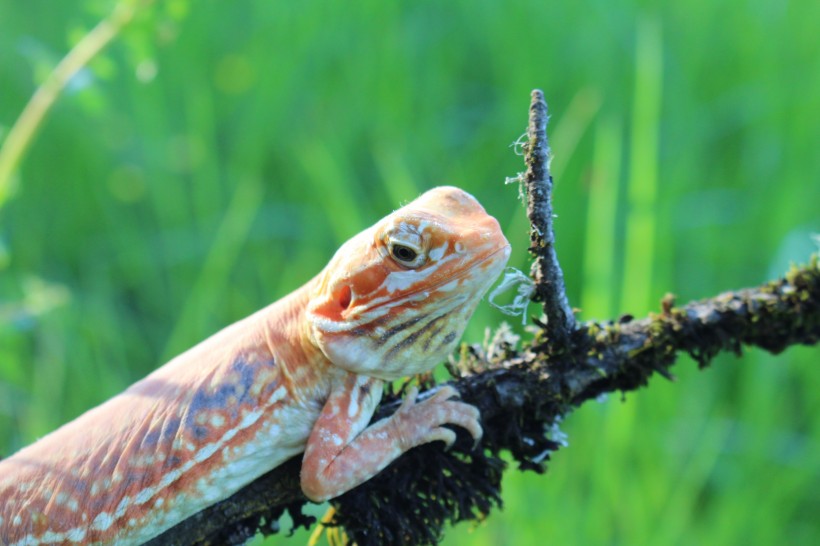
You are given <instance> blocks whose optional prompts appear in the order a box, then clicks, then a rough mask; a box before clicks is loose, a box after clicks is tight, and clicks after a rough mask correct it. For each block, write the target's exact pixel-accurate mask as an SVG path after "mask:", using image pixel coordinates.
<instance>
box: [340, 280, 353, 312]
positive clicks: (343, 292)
mask: <svg viewBox="0 0 820 546" xmlns="http://www.w3.org/2000/svg"><path fill="white" fill-rule="evenodd" d="M338 298H339V306H340V307H341V308H342V310H343V311H344V310H345V309H347V308H348V307H350V300H352V299H353V293H352V292H351V290H350V286H348V285H344V286H342V288H341V289H340V290H339V294H338Z"/></svg>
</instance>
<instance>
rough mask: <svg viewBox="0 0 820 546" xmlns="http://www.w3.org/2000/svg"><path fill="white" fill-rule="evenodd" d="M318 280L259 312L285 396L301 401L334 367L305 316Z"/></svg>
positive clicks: (321, 383) (327, 377)
mask: <svg viewBox="0 0 820 546" xmlns="http://www.w3.org/2000/svg"><path fill="white" fill-rule="evenodd" d="M318 279H319V277H318V276H317V277H314V278H313V279H311V280H310V281H308V282H307V283H306V284H304V285H303V286H302V287H300V288H298V289H297V290H295V291H293V292H292V293H291V294H289V295H288V296H286V297H284V298H282V299H280V300H278V301H277V302H275V303H273V304H271V305H269V306H268V307H266V308H265V309H263V310H262V311H261V312H260V315H261V317H260V318H261V319H262V321H263V322H262V328H261V330H262V331H263V332H264V336H265V345H266V348H267V350H268V351H269V352H270V355H271V356H272V357H273V359H275V361H276V363H277V367H278V368H279V370H280V374H281V379H282V381H283V384H284V386H285V387H286V388H287V389H288V392H289V393H290V394H291V395H292V396H293V397H294V398H295V399H299V398H303V397H304V396H305V395H306V392H305V391H306V390H314V389H316V388H317V387H318V386H320V385H323V384H325V383H326V382H327V380H328V379H330V378H331V376H333V375H334V374H332V373H330V371H331V370H332V369H333V368H334V367H333V363H332V362H331V361H330V360H329V359H328V358H327V357H326V356H325V355H324V353H322V351H321V350H320V349H319V348H318V347H317V346H316V344H315V343H314V342H313V341H312V339H311V336H310V329H309V325H308V320H307V316H306V308H307V305H308V302H309V301H310V297H311V294H312V293H313V291H314V289H315V286H316V283H317V282H318Z"/></svg>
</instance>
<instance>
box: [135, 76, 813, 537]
mask: <svg viewBox="0 0 820 546" xmlns="http://www.w3.org/2000/svg"><path fill="white" fill-rule="evenodd" d="M530 121H531V125H530V129H531V132H530V143H529V144H528V150H527V151H528V154H527V158H526V161H527V165H528V173H527V187H528V194H529V207H528V214H529V215H530V218H531V220H532V221H533V222H537V223H536V224H534V228H533V233H534V237H533V238H532V241H533V249H534V253H535V254H536V263H535V264H534V268H533V274H534V278H535V280H536V293H538V294H540V295H539V296H538V297H539V299H540V300H541V301H544V304H545V310H546V311H547V316H548V317H550V318H549V321H548V323H546V324H544V323H541V322H539V321H535V322H536V324H537V325H538V326H539V328H540V329H539V331H538V332H537V333H536V334H535V335H534V337H533V339H532V340H529V341H527V342H525V343H523V344H519V340H518V338H517V337H516V336H515V335H513V334H512V333H511V332H510V331H509V329H508V328H506V327H504V326H503V325H502V327H500V328H499V329H498V330H497V332H496V334H495V336H494V338H493V340H492V341H491V342H490V343H489V344H488V345H487V346H485V347H480V346H464V348H463V350H462V352H461V355H460V359H459V362H458V363H457V365H456V366H455V369H456V370H458V371H459V377H458V378H457V379H456V380H455V381H454V382H453V385H454V386H455V387H456V388H457V389H458V391H459V392H460V393H461V395H462V398H463V400H464V401H466V402H469V403H471V404H474V405H476V406H477V407H478V408H479V409H480V410H481V416H482V426H483V427H484V431H485V435H484V438H483V439H482V442H481V446H480V447H479V448H478V449H473V446H472V445H471V441H470V439H469V438H468V437H467V436H466V435H464V436H462V435H461V434H460V435H459V439H458V441H457V442H456V444H455V445H454V446H453V448H452V449H450V450H449V451H447V452H445V451H444V450H442V449H441V446H440V445H437V444H432V445H431V444H428V445H425V446H420V447H418V448H415V449H413V450H411V451H410V452H408V453H406V454H405V455H404V456H402V457H401V458H400V459H399V460H398V461H396V462H395V463H394V464H392V465H391V466H390V467H388V468H387V469H385V470H384V471H383V472H381V473H380V474H379V475H378V476H376V477H374V478H373V479H371V480H369V481H368V482H366V483H364V484H362V485H361V486H360V487H358V488H356V489H354V490H352V491H350V492H348V493H346V494H344V495H342V496H341V497H339V498H338V499H335V500H334V501H332V503H333V505H334V507H335V508H336V513H335V516H334V518H333V524H335V525H342V526H343V527H344V529H345V530H346V531H347V532H348V533H349V535H350V536H351V538H352V539H353V540H355V542H356V543H357V544H358V545H359V546H365V545H370V544H395V543H401V544H425V543H432V542H435V541H436V540H437V539H438V538H439V537H440V534H441V532H442V529H443V526H444V524H445V523H448V522H449V523H455V522H458V521H462V520H465V519H477V518H481V517H484V516H486V514H487V513H488V512H489V511H490V510H491V509H492V507H493V506H494V505H497V504H500V502H501V498H500V480H501V475H502V472H503V470H504V468H505V466H506V465H505V463H504V462H503V461H502V460H501V459H500V458H499V454H500V453H501V452H502V451H507V452H508V453H510V454H511V455H512V457H513V458H514V459H515V460H516V461H517V462H518V463H519V467H520V468H522V469H529V470H534V471H537V472H543V471H544V470H545V464H546V462H547V461H548V460H549V455H550V453H551V452H552V451H555V450H556V449H558V448H559V447H560V444H561V437H560V431H558V430H557V427H556V426H555V425H556V424H557V423H558V422H560V420H561V419H562V418H563V417H564V416H565V415H567V414H568V413H570V412H571V411H572V410H573V409H574V408H576V407H577V406H579V405H580V404H582V403H584V402H585V401H587V400H590V399H595V398H597V397H598V396H599V395H601V394H603V393H607V392H614V391H629V390H634V389H637V388H639V387H641V386H643V385H645V384H647V382H648V380H649V378H650V377H651V376H652V375H653V374H654V373H656V372H657V373H659V374H661V375H663V376H665V377H671V375H670V373H669V371H668V370H669V368H670V367H671V366H672V365H673V364H674V363H675V361H676V360H677V358H678V356H679V355H680V354H681V353H684V354H688V355H690V356H691V357H692V358H693V359H694V360H695V361H696V362H697V363H698V364H699V366H700V367H701V368H703V367H705V366H707V365H708V364H709V362H710V361H711V359H712V358H713V357H714V356H716V355H717V354H719V353H721V352H724V351H731V352H733V353H735V354H740V353H741V351H742V348H743V347H744V346H753V347H760V348H762V349H765V350H767V351H770V352H772V353H779V352H780V351H782V350H784V349H785V348H787V347H789V346H791V345H796V344H805V345H813V344H816V343H817V342H818V340H820V262H818V259H817V257H816V256H814V257H812V258H811V260H810V262H809V264H808V265H806V266H804V267H801V268H793V269H792V270H791V271H789V272H788V273H787V274H786V275H785V277H784V278H782V279H779V280H775V281H771V282H769V283H766V284H764V285H762V286H759V287H756V288H750V289H745V290H739V291H735V292H726V293H724V294H721V295H718V296H716V297H714V298H711V299H706V300H702V301H698V302H692V303H689V304H687V305H685V306H683V307H675V305H674V300H673V298H672V297H671V296H667V297H665V298H664V299H663V301H662V302H661V305H660V309H659V312H658V313H656V314H650V316H648V317H646V318H643V319H640V320H622V321H618V322H614V321H609V322H586V323H582V324H576V322H575V319H574V316H573V315H572V310H571V308H570V307H569V304H568V301H567V299H566V295H565V292H564V288H563V280H562V275H561V270H560V267H558V262H557V259H556V258H555V252H554V247H553V246H554V236H553V235H552V229H551V217H552V213H551V208H550V205H549V189H550V184H551V179H550V177H549V171H548V168H547V164H548V149H549V148H548V146H547V141H546V132H545V129H546V105H545V104H544V102H543V96H542V95H541V93H540V92H539V91H536V92H533V106H532V107H531V117H530ZM533 128H535V131H532V130H533ZM530 172H532V173H533V174H532V180H533V183H532V184H531V183H530ZM530 211H531V212H530ZM539 290H540V292H538V291H539ZM556 317H558V318H557V319H556ZM519 345H520V346H519ZM397 399H398V396H397V395H396V394H393V393H390V394H388V396H387V399H386V401H385V402H384V403H383V404H382V406H381V408H380V410H379V411H378V412H377V414H376V416H375V417H374V419H380V418H382V417H384V416H386V415H388V414H389V413H391V412H392V411H394V410H395V408H396V405H397V401H396V400H397ZM299 466H300V460H299V457H296V458H294V459H292V460H291V461H289V462H287V463H286V464H284V465H282V466H280V467H279V468H276V469H274V470H273V471H271V472H269V473H268V474H266V475H265V476H262V477H261V478H259V479H258V480H256V481H254V482H253V483H251V484H249V485H248V486H246V487H245V488H243V489H242V490H240V491H239V492H237V493H236V494H234V495H233V496H232V497H230V498H228V499H226V500H224V501H222V502H220V503H218V504H216V505H214V506H212V507H210V508H208V509H206V510H204V511H202V512H200V513H199V514H196V515H194V516H192V517H191V518H189V519H187V520H185V521H183V522H181V523H180V524H179V525H177V526H176V527H174V528H173V529H170V530H169V531H167V532H166V533H164V534H163V535H161V536H160V537H157V538H156V539H154V540H153V541H151V542H150V543H149V544H154V545H158V544H238V543H242V542H243V541H244V540H245V539H246V538H248V537H250V536H252V535H253V534H254V533H255V532H256V531H257V530H258V531H261V532H263V533H265V534H269V533H271V532H274V531H275V530H276V529H277V523H276V522H277V521H278V519H279V517H280V516H281V515H282V514H283V513H284V511H285V510H288V511H290V513H291V515H292V516H293V517H294V522H295V524H296V525H305V526H307V525H309V524H310V523H312V521H313V518H310V517H306V516H302V515H301V510H300V508H301V506H302V505H304V504H305V503H306V502H307V500H306V499H305V498H304V496H303V495H302V493H301V491H300V490H299Z"/></svg>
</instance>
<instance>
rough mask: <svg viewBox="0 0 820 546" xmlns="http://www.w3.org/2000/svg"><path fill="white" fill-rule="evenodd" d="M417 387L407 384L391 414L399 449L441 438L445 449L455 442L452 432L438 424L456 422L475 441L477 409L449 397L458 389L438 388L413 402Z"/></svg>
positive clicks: (476, 437)
mask: <svg viewBox="0 0 820 546" xmlns="http://www.w3.org/2000/svg"><path fill="white" fill-rule="evenodd" d="M417 396H418V389H417V388H416V387H411V388H410V390H409V391H408V392H407V395H406V396H405V398H404V401H403V402H402V404H401V407H399V409H398V410H397V411H396V413H395V414H394V415H393V417H392V421H393V426H394V427H395V428H394V430H395V433H396V436H397V438H398V439H399V445H400V446H401V448H402V450H403V451H407V450H408V449H410V448H412V447H415V446H418V445H421V444H426V443H428V442H434V441H436V440H441V441H443V442H444V444H445V446H446V447H447V448H449V447H450V446H451V445H453V442H455V441H456V433H455V432H453V431H452V430H450V429H449V428H445V427H444V426H442V425H458V426H460V427H462V428H465V429H467V431H468V432H469V433H470V434H471V435H472V437H473V439H474V440H475V442H476V444H478V441H479V440H480V439H481V435H482V433H483V431H482V430H481V424H480V423H479V417H480V415H479V412H478V408H476V407H475V406H471V405H470V404H466V403H464V402H459V401H456V400H452V398H454V397H457V396H458V392H457V391H456V390H455V389H454V388H453V387H449V386H445V387H441V388H440V389H439V390H438V391H436V393H435V394H433V396H431V397H430V398H428V399H426V400H422V401H421V402H416V397H417Z"/></svg>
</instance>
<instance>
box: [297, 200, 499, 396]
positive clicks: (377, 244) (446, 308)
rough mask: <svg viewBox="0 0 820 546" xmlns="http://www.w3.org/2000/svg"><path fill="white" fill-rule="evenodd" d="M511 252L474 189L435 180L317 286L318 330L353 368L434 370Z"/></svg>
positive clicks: (342, 252)
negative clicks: (442, 184)
mask: <svg viewBox="0 0 820 546" xmlns="http://www.w3.org/2000/svg"><path fill="white" fill-rule="evenodd" d="M509 255H510V245H509V243H508V242H507V239H505V238H504V235H503V233H501V228H500V227H499V225H498V222H497V221H496V220H495V218H493V217H492V216H489V215H488V214H487V213H486V212H485V211H484V209H483V208H482V207H481V205H480V204H479V203H478V201H476V199H475V198H474V197H472V196H471V195H469V194H468V193H466V192H464V191H462V190H460V189H458V188H453V187H441V188H435V189H432V190H430V191H428V192H426V193H424V194H423V195H421V196H420V197H419V198H417V199H416V200H415V201H413V202H411V203H410V204H408V205H406V206H405V207H403V208H401V209H399V210H397V211H395V212H394V213H393V214H390V215H389V216H387V217H385V218H384V219H382V220H381V221H379V222H378V223H377V224H376V225H374V226H373V227H371V228H369V229H367V230H365V231H363V232H361V233H359V234H358V235H356V236H355V237H353V238H352V239H350V240H349V241H347V242H346V243H345V244H344V245H342V246H341V248H339V250H338V251H337V252H336V254H335V255H334V256H333V258H332V259H331V261H330V263H329V264H328V265H327V267H326V268H325V269H324V270H323V271H322V273H321V274H320V275H319V277H318V279H317V283H316V285H315V289H314V291H313V293H312V294H311V298H310V303H309V304H308V307H307V322H308V327H309V329H310V338H311V340H312V341H313V342H314V343H315V344H316V346H317V347H318V348H319V349H320V350H321V351H322V352H323V353H324V355H325V356H326V357H327V358H328V359H329V360H330V361H331V362H332V363H333V364H334V365H336V366H339V367H341V368H343V369H346V370H348V371H351V372H354V373H359V374H364V375H369V376H373V377H378V378H380V379H385V380H393V379H396V378H399V377H403V376H407V375H412V374H415V373H421V372H424V371H428V370H430V369H432V368H433V367H434V366H435V365H436V364H438V363H439V362H441V361H442V360H443V359H444V358H445V357H446V356H447V355H448V354H449V353H450V352H452V350H453V349H454V348H455V347H456V344H457V343H458V341H459V339H460V338H461V334H462V333H463V331H464V328H465V326H466V325H467V321H468V319H469V318H470V316H471V315H472V314H473V311H474V310H475V308H476V306H477V305H478V302H479V301H480V299H481V297H482V296H483V295H484V293H485V292H486V291H487V289H489V287H490V285H491V284H492V283H493V282H494V281H495V280H496V278H497V277H498V275H499V274H500V273H501V270H502V269H503V268H504V266H505V264H506V263H507V259H508V258H509Z"/></svg>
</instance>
